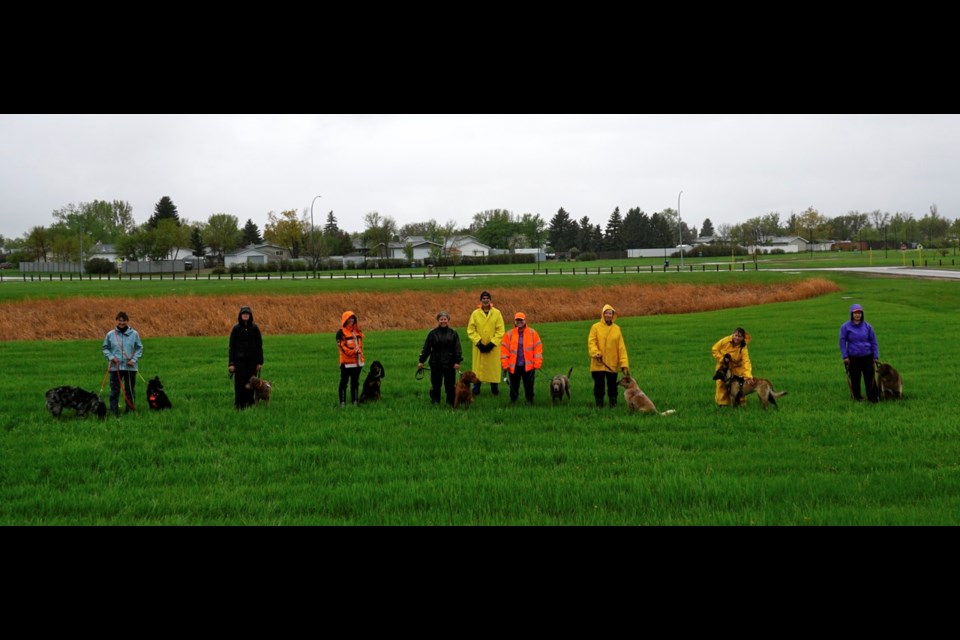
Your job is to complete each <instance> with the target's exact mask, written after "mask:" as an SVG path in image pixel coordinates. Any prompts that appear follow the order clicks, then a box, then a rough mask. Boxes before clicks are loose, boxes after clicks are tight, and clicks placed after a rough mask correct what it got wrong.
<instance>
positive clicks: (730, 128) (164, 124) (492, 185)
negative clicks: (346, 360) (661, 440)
mask: <svg viewBox="0 0 960 640" xmlns="http://www.w3.org/2000/svg"><path fill="white" fill-rule="evenodd" d="M681 190H682V191H683V196H682V197H681V198H680V214H681V217H682V219H683V221H684V222H686V223H687V224H688V225H690V226H694V225H695V226H696V227H697V228H698V229H699V227H700V226H701V225H702V224H703V220H704V219H705V218H709V219H710V220H711V221H712V222H713V224H714V226H717V225H720V224H736V223H738V222H742V221H744V220H746V219H748V218H752V217H756V216H761V215H764V214H767V213H771V212H778V213H780V215H781V220H785V219H786V218H787V217H788V216H789V215H790V214H791V213H798V214H799V213H801V212H803V211H804V210H806V209H807V208H808V207H811V206H812V207H814V208H815V209H817V210H818V211H819V212H820V213H821V214H822V215H824V216H827V217H831V218H832V217H836V216H839V215H844V214H846V213H848V212H850V211H860V212H869V211H874V210H877V209H879V210H881V211H886V212H889V213H897V212H905V213H912V214H913V215H914V217H916V218H918V219H919V218H921V217H922V216H923V215H924V214H926V213H929V210H930V206H931V205H934V204H936V205H937V208H938V212H939V214H940V215H941V216H943V217H945V218H948V219H951V220H953V219H955V218H957V217H960V116H958V115H949V114H947V115H730V114H728V115H651V114H646V115H142V114H141V115H11V114H6V115H0V194H2V197H0V234H2V235H4V236H6V237H8V238H12V237H21V236H22V235H23V234H24V233H25V232H27V231H28V230H29V229H30V228H31V227H33V226H37V225H49V224H51V223H52V222H53V221H54V220H53V217H52V215H51V212H52V211H54V210H55V209H59V208H61V207H63V206H66V205H67V204H70V203H74V204H79V203H80V202H90V201H92V200H125V201H127V202H129V203H130V204H131V205H132V207H133V214H134V218H135V219H136V222H138V223H141V222H144V221H146V219H147V218H148V217H149V216H150V215H151V214H152V213H153V210H154V206H155V205H156V203H157V202H158V201H159V200H160V198H162V197H163V196H170V198H171V199H172V200H173V202H174V204H176V205H177V209H178V211H179V214H180V217H181V219H186V220H191V221H197V220H200V221H205V220H206V219H207V218H208V217H209V216H210V215H211V214H215V213H228V214H231V215H234V216H236V217H237V219H238V220H239V223H240V225H241V226H242V225H243V224H244V223H245V222H246V220H247V219H248V218H249V219H252V220H253V221H254V222H255V223H256V224H258V225H259V226H260V229H261V231H262V230H263V227H264V225H265V224H266V222H267V214H268V212H270V211H274V212H276V213H279V212H281V211H284V210H287V209H296V210H297V211H298V212H299V211H302V210H304V209H309V207H310V204H311V201H312V200H313V197H314V196H315V195H318V194H319V195H321V196H322V197H321V198H320V199H319V200H317V203H316V205H315V207H314V220H315V222H316V223H317V224H318V225H322V224H323V222H324V221H325V220H326V215H327V213H328V212H329V211H330V210H333V212H334V215H335V216H336V218H337V221H338V224H339V226H340V227H341V228H342V229H346V230H347V231H362V230H363V216H364V215H365V214H366V213H368V212H370V211H377V212H379V213H380V215H381V216H390V217H392V218H394V220H396V221H397V224H398V225H400V226H402V225H403V224H405V223H408V222H422V221H427V220H430V219H435V220H436V221H437V222H440V223H445V222H447V221H448V220H456V221H457V222H459V223H461V224H464V225H466V224H469V222H470V221H471V220H472V218H473V214H475V213H477V212H480V211H485V210H488V209H506V210H509V211H511V212H513V213H515V214H517V215H520V214H524V213H539V214H540V215H541V216H542V217H543V218H544V220H546V221H547V222H549V221H550V219H551V218H552V217H553V216H554V215H555V214H556V212H557V210H558V209H559V208H560V207H563V208H564V209H565V210H566V211H567V212H568V213H569V214H570V215H571V216H572V217H573V218H575V219H577V220H579V219H580V218H582V217H583V216H588V217H589V218H590V220H591V222H592V223H593V224H600V225H601V226H602V227H605V226H606V223H607V220H608V218H609V216H610V213H611V212H612V211H613V210H614V208H615V207H620V211H621V213H626V211H627V210H628V209H630V208H632V207H640V208H641V209H643V210H644V211H645V212H647V213H648V214H651V213H655V212H657V211H662V210H664V209H667V208H674V209H675V208H676V207H677V198H678V195H679V193H680V191H681Z"/></svg>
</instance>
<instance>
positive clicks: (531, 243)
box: [517, 213, 547, 249]
mask: <svg viewBox="0 0 960 640" xmlns="http://www.w3.org/2000/svg"><path fill="white" fill-rule="evenodd" d="M517 229H518V233H519V234H520V235H521V236H523V238H524V239H525V240H526V242H525V244H526V246H528V247H533V248H536V249H542V248H543V243H544V242H545V241H546V239H547V222H546V220H544V219H543V218H541V217H540V214H539V213H536V214H533V213H525V214H523V215H522V216H520V222H519V223H518V224H517Z"/></svg>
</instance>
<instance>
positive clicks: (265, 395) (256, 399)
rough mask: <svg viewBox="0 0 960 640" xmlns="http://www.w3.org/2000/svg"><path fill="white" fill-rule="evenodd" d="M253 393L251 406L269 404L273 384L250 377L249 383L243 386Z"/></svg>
mask: <svg viewBox="0 0 960 640" xmlns="http://www.w3.org/2000/svg"><path fill="white" fill-rule="evenodd" d="M243 386H244V387H246V388H247V389H250V390H251V391H253V404H255V405H258V404H260V403H261V402H264V403H267V402H270V393H271V392H272V391H273V384H272V383H271V382H270V381H269V380H264V379H263V378H258V377H257V376H250V382H248V383H247V384H245V385H243Z"/></svg>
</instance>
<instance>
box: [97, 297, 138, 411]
mask: <svg viewBox="0 0 960 640" xmlns="http://www.w3.org/2000/svg"><path fill="white" fill-rule="evenodd" d="M116 320H117V326H116V327H115V328H113V329H111V330H110V331H108V332H107V335H106V336H105V337H104V339H103V356H104V357H105V358H106V359H107V361H108V362H109V363H110V364H109V365H108V367H107V369H108V371H107V375H108V376H109V378H110V412H111V413H113V415H115V416H117V415H120V392H121V391H122V392H123V401H124V404H126V405H127V406H126V409H125V411H124V413H127V412H129V411H133V410H134V408H135V407H134V405H135V398H136V394H135V393H134V387H135V385H136V382H137V362H138V361H139V360H140V356H142V355H143V343H142V342H140V334H139V333H137V330H136V329H134V328H133V327H131V326H129V324H128V323H129V322H130V316H128V315H127V313H126V312H125V311H120V312H118V313H117V318H116Z"/></svg>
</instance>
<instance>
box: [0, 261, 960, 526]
mask: <svg viewBox="0 0 960 640" xmlns="http://www.w3.org/2000/svg"><path fill="white" fill-rule="evenodd" d="M689 275H691V274H674V277H687V276H689ZM816 276H817V277H829V278H830V279H832V280H834V281H835V282H837V283H838V284H839V285H840V286H841V289H842V290H841V291H840V292H838V293H835V294H829V295H825V296H821V297H819V298H816V299H812V300H806V301H800V302H789V303H778V304H768V305H762V306H754V307H746V308H740V309H730V310H723V311H714V312H707V313H692V314H685V315H660V316H646V317H627V318H621V319H620V320H619V322H620V324H621V326H622V327H623V331H624V334H625V336H626V339H627V344H628V346H629V353H630V358H631V370H632V372H633V373H634V375H635V376H636V377H637V378H638V379H639V381H640V385H641V387H642V388H643V389H644V390H645V391H646V392H647V394H648V395H649V396H650V397H651V398H652V399H653V400H654V401H655V402H656V403H657V405H658V407H659V408H660V409H675V410H676V414H674V415H670V416H640V415H630V414H628V412H627V410H626V408H625V406H624V405H623V403H622V401H621V403H620V406H618V407H617V408H616V409H606V408H605V409H602V410H598V409H596V408H594V406H593V399H592V396H591V391H590V389H591V382H590V378H589V373H588V359H587V356H586V337H587V332H588V330H589V326H590V324H591V323H592V322H593V320H590V321H581V322H564V323H553V324H543V325H535V328H536V329H538V330H539V331H540V333H541V335H542V338H543V341H544V354H545V363H546V364H545V367H544V370H543V371H542V372H541V375H540V376H539V377H538V379H537V400H536V404H535V405H534V406H532V407H529V406H526V405H524V404H522V403H521V404H519V405H517V406H510V404H509V401H508V399H507V397H506V394H505V393H501V395H500V397H499V398H493V397H491V396H490V395H489V392H488V389H487V386H486V385H484V389H483V393H482V395H481V396H480V397H479V399H478V400H477V402H475V403H474V404H473V406H471V407H470V408H469V409H467V410H460V411H453V410H451V409H449V408H447V407H445V406H437V407H435V406H431V405H430V404H429V399H428V397H427V389H428V381H427V380H423V381H417V380H416V379H415V377H414V371H415V364H416V358H417V354H418V352H419V350H420V347H421V344H422V341H423V337H424V335H425V334H426V332H427V330H428V329H429V328H431V326H432V311H434V310H427V309H425V310H424V316H425V318H427V320H425V325H424V327H423V330H422V331H389V332H386V331H384V332H370V333H369V334H368V337H367V340H366V352H367V358H368V361H369V360H374V359H377V360H380V361H381V362H383V363H384V365H385V368H386V371H387V376H386V378H385V379H384V381H383V396H384V397H383V400H382V401H381V402H379V403H377V404H375V405H364V406H360V407H348V408H346V409H339V408H338V407H337V406H336V405H337V403H336V397H337V395H336V386H337V381H338V369H337V357H336V349H335V342H334V338H333V328H332V327H331V329H330V331H328V332H324V333H318V334H315V335H289V336H276V335H267V336H266V337H265V351H266V366H265V369H264V375H265V377H267V378H269V379H271V380H273V382H274V385H275V390H274V399H273V402H272V403H271V404H270V405H269V406H266V407H259V408H257V409H252V410H248V411H245V412H236V411H235V410H233V408H232V401H233V390H232V383H231V381H230V380H229V379H228V378H227V374H226V357H227V356H226V343H227V340H226V336H224V337H216V338H150V337H147V338H146V339H145V343H146V352H145V355H144V358H143V360H142V363H141V365H142V366H141V371H142V374H143V376H144V377H145V378H150V377H152V376H154V375H159V376H160V377H161V379H162V380H163V381H164V383H165V385H166V387H167V390H168V393H169V395H170V397H171V399H172V401H173V403H174V408H173V409H172V410H170V411H165V412H149V411H147V410H146V408H145V401H144V393H145V385H144V383H143V382H140V383H139V385H138V389H137V394H138V403H139V405H140V410H139V411H138V412H137V413H135V414H132V415H128V416H123V417H122V418H120V419H119V420H118V419H107V420H105V421H103V422H98V421H97V420H96V419H93V418H88V419H76V418H74V417H72V416H68V415H65V416H64V417H62V418H60V419H54V418H53V417H52V416H51V415H50V414H49V413H48V412H47V411H46V409H45V407H44V400H43V398H44V393H45V391H46V390H47V389H48V388H50V387H54V386H59V385H76V386H82V387H85V388H87V389H90V390H93V391H99V389H100V385H101V382H102V380H103V375H104V370H105V363H104V361H103V358H102V356H101V355H100V353H99V349H100V341H101V339H102V336H93V337H91V339H90V340H82V341H63V342H52V341H39V342H0V355H2V361H3V362H4V363H5V365H6V368H7V376H6V377H7V381H6V385H7V393H6V394H5V398H4V399H3V400H2V401H0V402H2V405H0V406H2V415H0V427H2V429H0V447H2V452H0V456H2V458H0V459H2V462H0V524H4V525H76V524H80V525H221V524H222V525H631V526H632V525H882V524H890V525H927V524H930V525H955V524H958V523H960V468H958V466H960V424H958V423H960V421H958V420H957V419H956V408H955V406H956V405H955V401H954V400H953V398H955V396H956V391H955V388H954V384H953V383H954V381H953V380H952V376H951V375H950V373H949V372H950V370H951V369H950V367H951V363H952V361H953V360H954V356H955V353H956V350H957V342H956V338H955V336H957V335H958V329H960V326H958V325H960V320H958V317H960V316H958V310H960V309H958V307H960V297H958V296H957V286H958V285H957V283H954V282H943V281H936V280H908V279H899V278H886V277H869V276H853V275H843V274H836V273H830V274H826V275H824V274H816ZM718 277H722V278H728V279H729V278H739V279H748V278H752V277H756V278H762V281H763V282H771V283H774V284H775V283H776V282H777V280H778V279H780V278H782V279H795V278H797V277H802V276H798V275H796V274H769V273H768V274H756V275H753V276H752V275H751V274H749V273H746V274H744V273H734V274H727V275H725V276H723V275H721V276H717V275H716V274H714V275H712V276H710V277H705V278H704V284H705V286H707V285H708V284H709V282H711V281H717V278H718ZM604 282H605V280H602V279H598V280H596V281H594V282H593V284H598V283H599V284H603V283H604ZM49 284H50V283H47V284H45V285H43V295H44V296H47V295H50V293H49V292H50V291H52V289H51V288H50V286H49ZM501 284H503V283H502V281H498V280H497V279H484V278H477V279H476V280H475V281H473V282H471V283H470V284H468V285H466V286H469V287H471V288H477V290H478V291H479V290H480V289H481V288H490V289H491V290H495V289H496V287H497V286H500V285H501ZM578 284H579V283H578ZM537 285H538V281H537V280H536V279H531V280H530V281H529V282H528V283H527V286H529V287H530V300H531V306H535V305H536V300H537V296H543V295H549V289H540V288H536V287H537ZM3 286H30V285H22V284H17V285H14V284H12V283H11V284H9V285H3ZM378 286H385V285H382V284H381V285H378ZM396 286H397V287H398V288H399V287H402V286H403V284H402V283H397V284H396ZM510 286H511V287H517V286H521V285H520V283H517V282H515V281H511V282H510ZM550 286H551V287H553V286H557V285H556V283H555V282H554V281H551V283H550ZM74 293H75V291H74ZM155 293H156V292H155ZM22 295H23V294H17V297H21V296H22ZM409 295H413V296H415V295H416V291H411V292H410V293H409ZM605 302H610V303H612V304H614V305H616V304H617V301H616V300H584V301H583V304H584V305H586V306H589V307H595V308H596V309H597V317H599V309H600V307H601V306H602V304H603V303H605ZM852 302H859V303H861V304H863V305H864V307H865V308H866V318H867V320H868V321H869V322H871V324H873V326H874V328H875V329H876V331H877V333H878V335H879V339H880V348H881V359H882V360H885V361H889V362H891V363H892V364H894V365H895V366H896V367H897V368H898V369H899V370H900V371H901V373H902V374H903V376H904V378H905V380H906V382H905V396H906V397H905V399H904V400H903V401H902V402H899V403H881V404H879V405H870V404H855V403H853V402H851V401H850V399H849V392H848V390H847V386H846V381H845V378H844V374H843V368H842V364H841V361H840V356H839V351H838V348H837V333H838V329H839V325H840V324H841V322H843V321H844V320H845V319H846V318H847V308H848V307H849V305H850V304H851V303H852ZM495 303H496V298H495ZM114 311H115V310H114V309H104V318H105V319H107V318H110V317H111V316H112V314H113V312H114ZM453 311H455V312H458V313H455V315H456V316H459V318H460V321H459V322H457V323H456V324H457V325H458V326H457V328H458V329H459V330H460V332H461V337H462V339H463V340H464V342H466V340H465V338H466V336H465V330H464V327H463V322H464V319H465V318H466V315H467V312H468V310H453ZM69 321H70V319H69V318H65V319H64V322H69ZM133 324H134V326H136V323H135V322H134V323H133ZM738 325H742V326H744V327H746V328H747V330H748V331H749V332H750V333H751V334H752V336H753V341H752V342H751V354H752V358H753V363H754V372H755V375H757V376H761V377H766V378H770V379H771V380H772V381H773V383H774V386H775V387H776V388H777V389H778V390H786V391H788V392H789V393H788V395H787V396H785V397H783V398H782V399H781V400H780V409H779V410H768V411H763V410H762V408H761V407H760V404H759V403H758V402H757V400H756V398H755V397H751V398H750V401H749V403H748V406H747V407H746V408H744V409H742V410H738V411H732V410H729V409H720V408H717V407H716V406H714V403H713V384H714V383H713V381H712V380H711V379H710V378H711V375H712V373H713V361H712V359H711V357H710V353H709V350H710V346H711V345H712V344H713V342H715V341H716V340H717V339H719V338H720V337H721V336H723V335H726V334H728V333H730V331H731V330H732V329H733V328H734V327H735V326H738ZM109 326H110V325H109V324H107V325H106V326H104V331H106V330H107V329H108V328H109ZM465 364H466V365H467V366H469V358H468V360H467V362H466V363H465ZM570 367H573V369H574V370H573V375H572V378H571V381H572V385H573V398H572V400H570V401H566V400H564V401H563V403H562V404H560V405H557V406H554V405H553V404H552V403H551V401H550V399H549V395H548V393H547V384H548V381H549V378H550V377H551V376H552V375H554V374H555V373H561V372H563V373H566V371H567V370H568V369H569V368H570ZM107 391H108V387H107V388H106V389H104V398H105V397H106V393H107Z"/></svg>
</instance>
